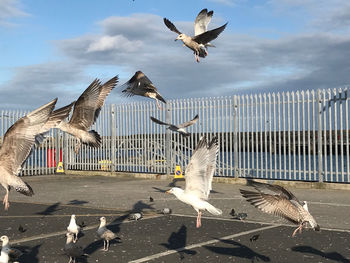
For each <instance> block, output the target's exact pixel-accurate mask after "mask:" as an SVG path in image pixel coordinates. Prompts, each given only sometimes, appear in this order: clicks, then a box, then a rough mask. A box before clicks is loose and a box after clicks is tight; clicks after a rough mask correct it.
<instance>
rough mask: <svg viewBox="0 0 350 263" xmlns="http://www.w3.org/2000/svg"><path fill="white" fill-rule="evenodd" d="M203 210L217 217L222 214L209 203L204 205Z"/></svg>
mask: <svg viewBox="0 0 350 263" xmlns="http://www.w3.org/2000/svg"><path fill="white" fill-rule="evenodd" d="M205 209H206V210H207V211H208V212H209V213H210V214H212V215H216V216H218V215H221V214H222V211H221V210H220V209H219V208H216V207H215V206H213V205H211V204H209V203H206V205H205Z"/></svg>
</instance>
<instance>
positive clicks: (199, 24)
mask: <svg viewBox="0 0 350 263" xmlns="http://www.w3.org/2000/svg"><path fill="white" fill-rule="evenodd" d="M213 14H214V12H213V11H209V12H208V9H206V8H205V9H203V10H202V11H200V12H199V14H198V15H197V17H196V20H195V21H194V35H195V36H197V35H200V34H202V33H204V32H206V31H207V29H208V24H209V23H210V21H211V18H212V17H213Z"/></svg>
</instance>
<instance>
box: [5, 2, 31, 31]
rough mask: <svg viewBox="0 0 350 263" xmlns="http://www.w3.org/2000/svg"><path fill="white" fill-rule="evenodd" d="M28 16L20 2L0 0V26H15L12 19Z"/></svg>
mask: <svg viewBox="0 0 350 263" xmlns="http://www.w3.org/2000/svg"><path fill="white" fill-rule="evenodd" d="M28 15H29V14H28V13H26V12H25V11H23V10H22V7H21V3H20V1H18V0H0V26H11V25H14V24H13V23H12V22H10V19H12V18H14V17H22V16H28Z"/></svg>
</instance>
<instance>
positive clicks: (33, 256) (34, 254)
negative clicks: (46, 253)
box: [13, 244, 42, 263]
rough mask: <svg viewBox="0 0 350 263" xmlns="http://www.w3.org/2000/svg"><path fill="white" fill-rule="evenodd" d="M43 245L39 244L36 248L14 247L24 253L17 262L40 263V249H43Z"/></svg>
mask: <svg viewBox="0 0 350 263" xmlns="http://www.w3.org/2000/svg"><path fill="white" fill-rule="evenodd" d="M41 245H42V244H39V245H36V246H34V247H28V246H13V248H16V249H18V250H20V251H21V252H22V253H23V254H22V255H21V256H20V257H19V258H18V259H17V260H19V262H31V263H37V262H39V258H38V254H39V248H40V247H41Z"/></svg>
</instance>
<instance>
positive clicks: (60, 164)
mask: <svg viewBox="0 0 350 263" xmlns="http://www.w3.org/2000/svg"><path fill="white" fill-rule="evenodd" d="M56 173H64V169H63V163H62V162H59V163H58V164H57V168H56Z"/></svg>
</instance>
